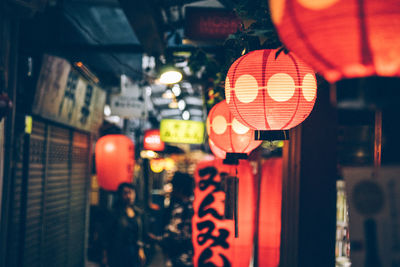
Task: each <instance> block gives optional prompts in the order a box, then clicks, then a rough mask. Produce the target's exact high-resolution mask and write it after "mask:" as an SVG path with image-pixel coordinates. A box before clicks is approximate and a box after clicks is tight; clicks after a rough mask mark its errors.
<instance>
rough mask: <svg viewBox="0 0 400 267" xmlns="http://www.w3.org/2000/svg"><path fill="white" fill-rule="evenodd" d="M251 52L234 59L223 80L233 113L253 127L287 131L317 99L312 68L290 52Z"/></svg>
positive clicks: (308, 110)
mask: <svg viewBox="0 0 400 267" xmlns="http://www.w3.org/2000/svg"><path fill="white" fill-rule="evenodd" d="M277 51H278V50H276V49H264V50H256V51H252V52H250V53H248V54H246V55H244V56H242V57H240V58H239V59H238V60H236V61H235V62H234V63H233V64H232V66H231V67H230V69H229V71H228V75H227V78H226V80H225V95H226V101H227V103H228V105H229V109H230V111H231V112H232V114H233V116H234V117H235V118H236V119H237V120H238V121H239V122H241V123H242V124H244V125H246V126H247V127H250V128H252V129H255V130H287V129H290V128H293V127H295V126H296V125H298V124H300V123H301V122H302V121H304V120H305V119H306V118H307V116H308V115H309V114H310V112H311V110H312V108H313V106H314V103H315V99H316V92H317V84H316V79H315V75H314V71H313V70H312V69H311V68H310V67H308V66H307V65H305V64H304V63H303V62H302V61H301V60H300V59H298V58H297V57H296V56H295V55H294V54H293V53H288V54H285V52H281V53H279V55H278V56H277V55H276V53H277Z"/></svg>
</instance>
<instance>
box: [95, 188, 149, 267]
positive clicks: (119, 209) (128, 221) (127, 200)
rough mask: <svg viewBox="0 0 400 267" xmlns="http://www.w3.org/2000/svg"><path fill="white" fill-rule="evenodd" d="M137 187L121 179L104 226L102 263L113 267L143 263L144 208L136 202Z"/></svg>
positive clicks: (133, 265) (130, 266)
mask: <svg viewBox="0 0 400 267" xmlns="http://www.w3.org/2000/svg"><path fill="white" fill-rule="evenodd" d="M135 198H136V191H135V187H134V186H133V185H132V184H129V183H122V184H120V185H119V187H118V191H117V199H116V203H115V206H114V209H113V211H112V213H111V216H110V219H109V222H108V224H107V227H106V229H105V237H106V238H105V245H104V247H105V250H104V257H103V264H104V265H106V266H110V267H138V266H143V265H144V262H145V259H146V257H145V254H144V250H143V242H142V220H141V211H140V209H139V208H137V207H136V206H135V205H134V204H135Z"/></svg>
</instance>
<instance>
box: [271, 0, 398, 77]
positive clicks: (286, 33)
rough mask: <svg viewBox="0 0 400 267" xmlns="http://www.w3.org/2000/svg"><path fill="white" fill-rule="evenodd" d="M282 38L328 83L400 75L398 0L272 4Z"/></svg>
mask: <svg viewBox="0 0 400 267" xmlns="http://www.w3.org/2000/svg"><path fill="white" fill-rule="evenodd" d="M270 9H271V15H272V20H273V22H274V24H275V26H276V28H277V30H278V33H279V37H280V39H281V40H282V41H283V42H284V43H285V45H286V46H287V47H288V48H289V49H290V50H291V51H293V52H295V53H296V54H297V55H298V56H299V57H301V58H302V59H304V61H306V62H308V63H309V64H310V65H311V66H312V67H314V68H315V69H316V70H317V71H318V72H320V73H321V74H322V75H323V76H324V77H325V79H326V80H328V81H330V82H335V81H337V80H340V79H343V78H357V77H366V76H375V75H377V76H396V77H398V76H400V35H399V32H400V19H399V17H400V4H399V1H398V0H385V1H382V0H360V1H355V0H354V1H348V0H318V1H316V0H270Z"/></svg>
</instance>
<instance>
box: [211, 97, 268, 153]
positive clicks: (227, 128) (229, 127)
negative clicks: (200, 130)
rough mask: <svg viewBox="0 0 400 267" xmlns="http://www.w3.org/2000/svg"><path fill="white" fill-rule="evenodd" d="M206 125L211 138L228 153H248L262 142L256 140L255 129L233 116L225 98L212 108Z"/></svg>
mask: <svg viewBox="0 0 400 267" xmlns="http://www.w3.org/2000/svg"><path fill="white" fill-rule="evenodd" d="M206 126H207V133H208V137H209V139H210V140H211V141H212V142H213V144H214V145H215V146H217V147H218V148H220V149H222V150H223V151H225V152H227V153H244V154H247V153H250V152H251V151H252V150H253V149H255V148H256V147H258V146H259V145H260V144H261V141H254V130H252V129H250V128H248V127H247V126H245V125H243V124H242V123H240V122H239V121H238V120H237V119H236V118H234V117H233V116H232V114H231V112H230V111H229V108H228V105H227V103H226V101H225V100H224V101H221V102H220V103H218V104H216V105H215V106H214V107H213V108H212V109H211V110H210V113H209V114H208V117H207V123H206Z"/></svg>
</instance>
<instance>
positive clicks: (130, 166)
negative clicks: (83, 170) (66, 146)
mask: <svg viewBox="0 0 400 267" xmlns="http://www.w3.org/2000/svg"><path fill="white" fill-rule="evenodd" d="M95 153H96V172H97V179H98V182H99V185H100V187H101V188H103V189H105V190H110V191H115V190H117V188H118V185H119V184H120V183H123V182H127V183H131V182H132V178H133V171H134V165H135V147H134V144H133V142H132V141H131V140H130V139H129V138H128V137H126V136H125V135H122V134H110V135H106V136H103V137H101V138H100V139H99V140H98V141H97V143H96V151H95Z"/></svg>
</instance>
